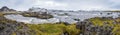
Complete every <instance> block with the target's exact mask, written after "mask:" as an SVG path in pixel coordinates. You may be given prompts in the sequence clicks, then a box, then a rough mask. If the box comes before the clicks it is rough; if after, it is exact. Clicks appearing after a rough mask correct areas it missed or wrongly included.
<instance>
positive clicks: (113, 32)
mask: <svg viewBox="0 0 120 35" xmlns="http://www.w3.org/2000/svg"><path fill="white" fill-rule="evenodd" d="M4 15H5V14H4V13H1V14H0V31H1V32H0V35H79V34H85V35H88V33H89V34H90V35H97V34H98V35H106V34H109V35H120V31H119V30H120V24H119V23H120V18H119V17H118V18H115V19H113V18H110V17H95V18H91V19H88V20H87V21H81V22H86V23H85V24H82V23H73V24H68V25H66V24H65V23H64V22H59V23H55V24H52V23H45V24H28V23H23V22H16V21H15V20H8V19H6V18H4ZM87 23H89V24H87ZM91 23H92V24H91ZM78 25H80V26H78ZM86 25H87V26H86ZM90 25H93V27H92V26H90ZM88 27H89V28H88ZM97 27H98V28H97ZM87 28H88V29H90V31H89V30H86V29H87ZM94 28H95V29H94ZM109 29H110V30H109ZM98 30H103V31H99V32H100V33H98ZM8 31H9V32H8ZM91 31H92V32H91ZM6 33H7V34H6Z"/></svg>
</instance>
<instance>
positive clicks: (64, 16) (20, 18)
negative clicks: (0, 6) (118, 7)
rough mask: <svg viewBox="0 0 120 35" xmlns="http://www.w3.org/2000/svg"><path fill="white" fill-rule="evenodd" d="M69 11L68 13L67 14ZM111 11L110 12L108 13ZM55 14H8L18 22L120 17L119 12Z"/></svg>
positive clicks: (71, 20)
mask: <svg viewBox="0 0 120 35" xmlns="http://www.w3.org/2000/svg"><path fill="white" fill-rule="evenodd" d="M65 13H67V14H65ZM108 13H110V14H108ZM50 14H52V15H53V16H54V18H51V19H38V18H34V17H23V16H22V15H6V16H5V17H6V18H7V19H11V20H16V21H18V22H25V23H56V22H68V23H74V22H77V21H76V20H74V19H80V20H81V21H83V20H85V19H89V18H93V17H110V16H112V17H113V18H117V17H119V16H118V15H120V13H117V12H50Z"/></svg>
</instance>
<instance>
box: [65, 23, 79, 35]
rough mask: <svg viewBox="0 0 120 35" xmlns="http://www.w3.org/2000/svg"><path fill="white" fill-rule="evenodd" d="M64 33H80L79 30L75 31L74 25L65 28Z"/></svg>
mask: <svg viewBox="0 0 120 35" xmlns="http://www.w3.org/2000/svg"><path fill="white" fill-rule="evenodd" d="M66 31H67V32H68V33H69V34H70V35H78V34H79V33H80V30H79V29H76V25H74V24H72V25H68V26H67V27H66Z"/></svg>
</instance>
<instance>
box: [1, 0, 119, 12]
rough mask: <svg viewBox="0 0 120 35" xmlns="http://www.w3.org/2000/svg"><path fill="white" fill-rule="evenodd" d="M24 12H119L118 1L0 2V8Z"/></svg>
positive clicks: (10, 0)
mask: <svg viewBox="0 0 120 35" xmlns="http://www.w3.org/2000/svg"><path fill="white" fill-rule="evenodd" d="M2 6H8V7H9V8H12V9H15V10H20V11H25V10H28V9H29V8H31V7H40V8H46V9H57V10H120V0H0V7H2Z"/></svg>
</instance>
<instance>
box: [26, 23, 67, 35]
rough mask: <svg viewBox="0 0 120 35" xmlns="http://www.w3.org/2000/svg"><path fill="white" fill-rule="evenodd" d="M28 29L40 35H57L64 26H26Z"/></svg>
mask: <svg viewBox="0 0 120 35" xmlns="http://www.w3.org/2000/svg"><path fill="white" fill-rule="evenodd" d="M28 27H29V28H30V29H31V30H35V31H37V32H39V33H40V34H42V35H48V34H49V35H59V34H61V33H62V32H64V31H63V29H64V28H65V25H63V24H38V25H36V24H28Z"/></svg>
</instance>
